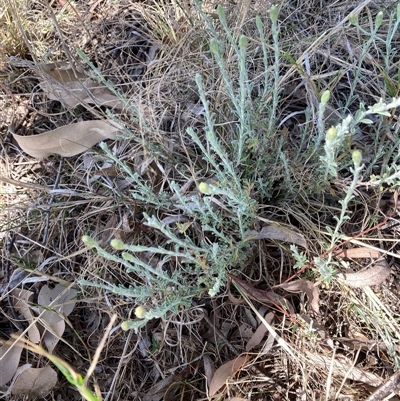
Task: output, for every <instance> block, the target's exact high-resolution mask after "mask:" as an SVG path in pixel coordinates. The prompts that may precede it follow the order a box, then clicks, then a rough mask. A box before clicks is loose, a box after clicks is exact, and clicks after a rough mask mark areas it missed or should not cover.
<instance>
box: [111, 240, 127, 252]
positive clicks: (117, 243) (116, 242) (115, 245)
mask: <svg viewBox="0 0 400 401" xmlns="http://www.w3.org/2000/svg"><path fill="white" fill-rule="evenodd" d="M110 245H111V246H112V247H113V248H114V249H116V250H117V251H122V250H123V249H125V244H124V243H123V242H122V241H121V240H120V239H118V238H114V239H113V240H112V241H111V242H110Z"/></svg>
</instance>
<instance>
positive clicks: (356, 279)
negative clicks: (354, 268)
mask: <svg viewBox="0 0 400 401" xmlns="http://www.w3.org/2000/svg"><path fill="white" fill-rule="evenodd" d="M390 273H391V269H390V267H389V265H388V263H387V262H386V260H385V259H381V260H378V261H377V262H375V265H374V266H372V267H370V268H368V269H365V270H362V271H360V272H357V273H339V274H338V275H337V276H336V277H337V279H338V280H339V281H340V282H341V283H343V284H346V285H348V286H349V287H353V288H361V287H367V286H372V285H379V284H381V283H383V282H384V281H385V280H386V279H387V278H388V277H389V276H390Z"/></svg>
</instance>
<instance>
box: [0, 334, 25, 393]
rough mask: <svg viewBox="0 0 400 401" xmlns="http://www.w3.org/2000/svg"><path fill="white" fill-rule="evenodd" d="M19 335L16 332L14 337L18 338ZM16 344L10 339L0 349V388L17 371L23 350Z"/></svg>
mask: <svg viewBox="0 0 400 401" xmlns="http://www.w3.org/2000/svg"><path fill="white" fill-rule="evenodd" d="M21 333H22V332H21V331H18V332H17V333H15V335H16V336H18V337H19V336H20V335H21ZM17 342H18V341H16V340H15V339H14V338H10V339H9V340H7V341H6V343H5V344H4V345H3V346H2V347H1V348H0V362H1V363H0V386H3V385H4V384H6V383H8V382H9V381H10V380H11V379H12V378H13V376H14V374H15V372H16V371H17V369H18V364H19V360H20V358H21V352H22V349H23V348H22V347H20V346H19V345H17Z"/></svg>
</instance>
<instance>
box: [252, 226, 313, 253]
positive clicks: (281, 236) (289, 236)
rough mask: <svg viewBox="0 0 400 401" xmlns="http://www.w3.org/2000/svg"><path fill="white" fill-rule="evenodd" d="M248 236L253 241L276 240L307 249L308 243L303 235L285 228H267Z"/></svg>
mask: <svg viewBox="0 0 400 401" xmlns="http://www.w3.org/2000/svg"><path fill="white" fill-rule="evenodd" d="M247 235H248V236H250V237H251V239H276V240H279V241H284V242H289V243H293V244H297V245H299V246H301V247H303V248H307V241H306V239H305V238H304V236H303V235H302V234H300V233H298V232H296V231H294V230H291V229H290V228H287V227H284V226H278V225H270V226H265V227H263V228H262V229H261V231H249V232H248V233H247Z"/></svg>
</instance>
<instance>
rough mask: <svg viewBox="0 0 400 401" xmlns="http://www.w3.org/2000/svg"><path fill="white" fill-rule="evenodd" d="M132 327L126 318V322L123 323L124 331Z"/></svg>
mask: <svg viewBox="0 0 400 401" xmlns="http://www.w3.org/2000/svg"><path fill="white" fill-rule="evenodd" d="M130 328H131V326H130V324H129V322H128V321H127V320H125V322H122V323H121V329H122V330H124V331H128V330H129V329H130Z"/></svg>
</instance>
